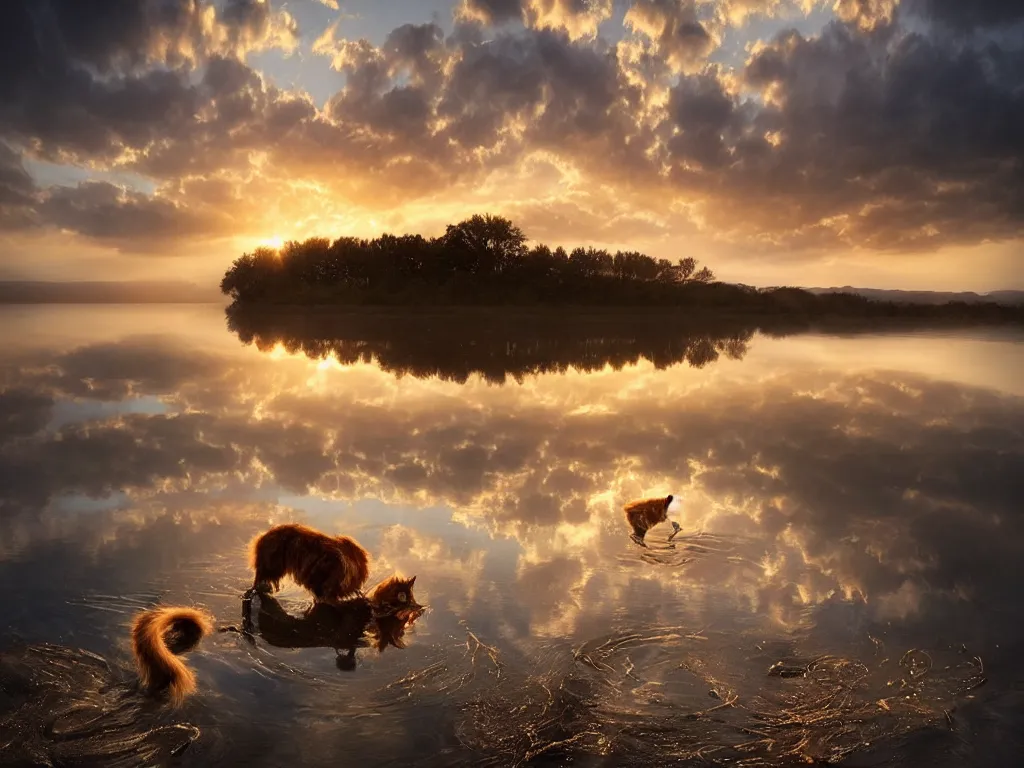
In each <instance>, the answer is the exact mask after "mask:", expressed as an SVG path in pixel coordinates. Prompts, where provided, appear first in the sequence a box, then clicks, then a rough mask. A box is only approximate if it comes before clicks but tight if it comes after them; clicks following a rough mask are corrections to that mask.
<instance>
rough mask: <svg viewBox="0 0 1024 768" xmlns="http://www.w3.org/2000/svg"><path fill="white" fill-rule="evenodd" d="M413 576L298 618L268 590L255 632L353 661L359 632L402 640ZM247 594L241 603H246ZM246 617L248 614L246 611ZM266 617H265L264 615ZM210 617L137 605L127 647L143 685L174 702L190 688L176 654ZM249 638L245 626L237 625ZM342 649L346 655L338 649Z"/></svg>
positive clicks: (381, 642) (415, 608)
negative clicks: (332, 651)
mask: <svg viewBox="0 0 1024 768" xmlns="http://www.w3.org/2000/svg"><path fill="white" fill-rule="evenodd" d="M415 582H416V577H415V576H413V577H412V578H408V579H405V578H402V577H400V576H391V577H390V578H387V579H385V580H384V581H382V582H381V583H380V584H378V585H377V586H376V587H374V588H373V589H372V590H371V591H370V593H369V594H368V595H366V596H359V597H355V598H352V599H350V600H347V601H344V602H330V603H327V602H320V601H317V602H315V603H314V604H313V606H312V608H310V609H309V610H308V611H307V612H306V615H305V616H303V617H302V618H297V617H292V616H289V615H288V614H287V613H286V612H285V611H284V609H283V608H281V605H280V604H279V603H278V602H277V601H276V600H274V598H272V597H270V596H269V595H265V596H263V598H262V599H261V601H260V613H259V616H258V618H259V619H260V628H259V634H260V636H261V637H263V638H264V640H266V641H267V642H268V643H270V644H271V645H275V646H279V647H288V648H303V647H329V648H336V649H338V650H339V661H338V666H339V667H341V668H343V669H352V668H354V666H355V649H356V647H357V645H359V644H360V640H361V638H363V636H364V633H366V632H367V631H369V632H370V633H371V635H374V634H375V636H376V641H375V645H376V647H377V649H378V651H381V652H382V651H383V650H384V648H386V647H387V646H388V645H394V646H395V647H396V648H401V647H403V646H402V636H403V635H404V634H405V630H406V628H408V627H409V626H411V625H412V624H413V623H414V622H415V621H416V619H418V618H419V617H420V615H422V613H423V611H424V610H425V609H424V607H423V606H421V605H420V604H419V603H417V602H416V598H415V597H414V596H413V592H412V588H413V584H414V583H415ZM250 603H251V594H249V595H247V597H246V599H245V601H244V602H243V606H245V608H246V609H248V608H249V607H250ZM246 616H247V620H248V617H249V616H250V614H249V612H248V610H247V611H246ZM265 620H266V623H264V621H265ZM213 626H214V625H213V621H212V620H211V619H210V618H209V617H208V616H207V615H206V614H204V613H203V612H202V611H198V610H196V609H194V608H185V607H180V606H165V607H160V608H153V609H150V610H147V611H143V612H142V613H140V614H138V615H137V616H136V617H135V620H134V621H133V623H132V632H131V638H132V652H133V655H134V657H135V663H136V666H137V667H138V671H139V681H140V683H141V687H142V689H143V690H145V691H147V692H149V693H154V694H156V693H162V692H164V691H166V692H167V694H168V695H169V698H170V699H171V701H172V702H173V703H174V704H180V703H181V702H182V701H184V699H185V698H186V697H187V696H188V695H189V694H191V693H192V692H193V691H195V688H196V680H195V673H194V672H193V671H192V670H191V669H190V668H189V667H188V666H186V665H185V663H184V662H183V661H182V660H181V659H180V658H178V656H179V655H180V654H183V653H187V652H188V651H191V650H193V649H195V648H196V646H198V645H199V643H200V641H201V640H202V639H203V638H204V637H205V636H206V635H208V634H209V633H210V632H212V631H213ZM219 631H221V632H228V631H235V632H241V633H242V634H244V635H246V636H247V637H248V638H249V639H250V641H252V640H253V636H252V632H251V631H250V629H249V626H248V625H247V626H245V627H243V629H242V630H238V629H236V628H235V627H224V628H221V629H220V630H219ZM343 649H344V650H347V651H348V655H347V658H343V657H342V656H341V650H343Z"/></svg>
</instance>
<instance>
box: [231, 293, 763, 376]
mask: <svg viewBox="0 0 1024 768" xmlns="http://www.w3.org/2000/svg"><path fill="white" fill-rule="evenodd" d="M228 327H229V328H230V329H231V330H232V331H234V332H235V333H236V334H238V337H239V338H240V339H241V340H242V342H243V343H245V344H255V345H256V347H257V348H258V349H260V350H261V351H269V350H271V349H273V348H274V347H276V346H277V345H279V344H280V345H281V346H283V347H284V348H285V349H286V350H287V351H288V352H290V353H296V352H303V353H304V354H306V355H307V356H308V357H311V358H314V359H322V358H326V357H328V356H334V357H335V358H337V360H338V362H340V363H342V364H351V363H356V362H364V363H374V364H376V365H377V366H378V367H379V368H381V369H382V370H385V371H388V372H390V373H394V374H397V375H399V376H403V375H412V376H415V377H417V378H429V377H432V376H437V377H439V378H441V379H444V380H449V381H457V382H460V383H463V382H465V381H466V380H467V379H468V378H469V377H470V376H472V375H473V374H479V375H481V376H483V377H484V378H485V379H487V380H488V381H491V382H497V383H503V382H504V381H505V380H506V378H507V377H512V378H513V379H515V380H517V381H521V380H522V379H523V378H525V377H527V376H534V375H539V374H544V373H561V372H564V371H566V370H569V369H575V370H577V371H581V372H590V371H597V370H601V369H602V368H604V367H606V366H609V365H610V366H611V367H612V368H614V369H615V370H620V369H622V368H623V367H624V366H627V365H632V364H635V363H638V362H640V361H641V360H647V361H650V362H651V363H653V364H654V366H655V367H656V368H658V369H664V368H667V367H669V366H671V365H676V364H678V363H682V362H684V361H685V362H686V363H687V364H689V365H690V366H692V367H694V368H703V367H704V366H706V365H709V364H711V363H714V362H715V361H717V360H718V359H719V358H720V357H722V356H723V355H724V356H725V357H727V358H729V359H732V360H740V359H742V358H743V356H744V355H745V354H746V353H747V345H748V344H749V342H750V340H751V339H752V338H753V336H754V332H755V331H756V330H757V327H756V326H752V325H751V324H750V323H748V322H746V321H743V320H717V321H715V322H713V323H711V322H705V323H695V322H693V321H692V320H687V319H686V318H685V317H681V316H679V315H669V314H665V313H658V312H655V313H644V312H627V313H614V314H585V313H571V314H560V313H551V312H522V313H517V312H512V313H508V312H503V311H497V312H491V311H485V310H456V311H439V312H401V311H399V312H359V311H353V312H344V311H331V312H326V313H316V312H309V311H301V310H300V311H288V310H277V311H274V310H269V311H268V310H266V309H249V308H244V307H239V306H237V305H236V306H235V307H231V308H229V309H228Z"/></svg>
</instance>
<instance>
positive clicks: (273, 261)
mask: <svg viewBox="0 0 1024 768" xmlns="http://www.w3.org/2000/svg"><path fill="white" fill-rule="evenodd" d="M220 287H221V291H223V292H224V293H225V294H227V295H228V296H230V297H231V298H232V299H233V300H234V301H235V302H236V303H255V304H268V303H277V304H314V303H315V304H399V305H403V304H417V303H429V304H561V305H565V304H589V305H600V306H603V305H633V306H676V307H686V308H688V309H689V310H691V311H694V312H699V311H704V312H708V311H730V312H743V313H748V314H758V315H765V314H768V315H788V316H793V317H797V316H806V317H814V316H823V315H842V316H847V317H876V318H883V317H903V318H915V317H916V318H924V317H939V316H942V317H947V318H964V319H968V318H975V319H979V320H985V321H992V320H994V321H1007V320H1008V321H1010V322H1014V321H1019V320H1020V316H1021V314H1022V312H1024V310H1022V309H1021V308H1019V307H1017V308H1012V307H1001V306H999V305H996V304H972V305H967V304H962V303H952V304H948V305H939V306H938V308H936V306H932V307H931V308H929V307H928V306H927V305H906V304H893V303H890V302H878V301H870V300H868V299H866V298H864V297H862V296H858V295H852V294H825V295H817V294H813V293H810V292H808V291H804V290H801V289H798V288H769V289H762V290H758V289H755V288H750V287H746V286H739V285H729V284H727V283H721V282H718V281H716V279H715V275H714V273H713V272H712V271H711V270H710V269H708V268H707V267H700V268H699V269H698V264H697V260H696V259H694V258H693V257H692V256H687V257H685V258H681V259H678V260H677V262H676V263H675V264H673V263H672V262H670V261H669V260H668V259H654V258H652V257H650V256H648V255H646V254H643V253H639V252H637V251H618V252H617V253H615V254H614V255H612V254H611V253H609V252H608V251H606V250H603V249H599V248H593V247H588V248H582V247H580V248H574V249H572V251H571V252H568V253H567V252H566V251H565V250H564V249H563V248H556V249H555V250H553V251H552V250H551V249H550V248H548V247H547V246H546V245H542V244H537V245H534V246H533V247H532V248H527V246H526V236H525V235H524V234H523V231H522V230H521V229H520V228H519V227H517V226H516V225H515V224H513V223H512V222H511V221H509V220H508V219H505V218H502V217H500V216H491V215H476V216H472V217H470V218H468V219H465V220H464V221H461V222H459V223H457V224H451V225H449V226H448V227H447V229H446V230H445V233H444V235H442V236H441V237H439V238H435V239H431V240H427V239H426V238H424V237H421V236H420V235H392V234H383V235H381V236H380V237H377V238H375V239H373V240H362V239H358V238H352V237H342V238H339V239H337V240H335V241H334V242H333V243H332V242H330V241H328V240H327V239H326V238H322V237H314V238H310V239H309V240H305V241H303V242H296V241H289V242H288V243H286V244H285V245H284V246H283V247H282V248H281V249H280V250H274V249H272V248H257V249H256V250H255V251H253V252H252V253H246V254H244V255H242V256H241V257H239V258H237V259H235V261H234V262H233V263H232V265H231V268H230V269H228V271H227V273H226V274H225V275H224V278H223V279H222V280H221V284H220Z"/></svg>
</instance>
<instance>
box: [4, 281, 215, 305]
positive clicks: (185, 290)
mask: <svg viewBox="0 0 1024 768" xmlns="http://www.w3.org/2000/svg"><path fill="white" fill-rule="evenodd" d="M205 303H218V304H220V303H223V298H222V297H221V295H220V292H219V291H217V289H216V288H215V287H211V288H203V287H200V286H198V285H195V284H194V283H186V282H180V281H176V282H157V281H131V282H113V281H111V282H80V283H72V282H45V281H0V304H205Z"/></svg>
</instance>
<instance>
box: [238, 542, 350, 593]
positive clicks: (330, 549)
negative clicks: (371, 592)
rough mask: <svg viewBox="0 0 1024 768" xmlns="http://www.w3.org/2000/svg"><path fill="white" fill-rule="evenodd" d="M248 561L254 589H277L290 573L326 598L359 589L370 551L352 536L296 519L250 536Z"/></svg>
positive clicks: (300, 582) (297, 580) (268, 590)
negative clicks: (329, 533) (330, 532)
mask: <svg viewBox="0 0 1024 768" xmlns="http://www.w3.org/2000/svg"><path fill="white" fill-rule="evenodd" d="M249 563H250V565H251V567H252V568H253V570H254V571H255V578H254V579H253V585H252V588H253V590H255V591H257V592H276V591H277V590H278V589H280V587H281V580H282V579H283V578H284V577H285V576H291V578H292V580H293V581H294V582H295V583H296V584H298V585H299V586H300V587H304V588H305V589H308V590H309V591H310V592H312V593H313V597H315V598H316V599H317V600H318V601H325V602H340V601H341V600H343V599H344V598H346V597H348V596H350V595H352V594H355V593H358V592H359V590H360V589H361V588H362V586H363V584H365V583H366V578H367V576H369V572H370V555H369V553H367V551H366V550H365V549H363V548H362V547H361V546H359V544H358V543H357V542H356V541H355V540H354V539H351V538H349V537H348V536H327V535H326V534H323V533H320V531H317V530H314V529H313V528H309V527H308V526H305V525H298V524H296V523H287V524H285V525H277V526H274V527H273V528H271V529H270V530H269V531H267V532H266V533H264V534H262V535H261V536H259V537H257V538H256V539H255V540H253V543H252V546H251V549H250V555H249Z"/></svg>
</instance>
